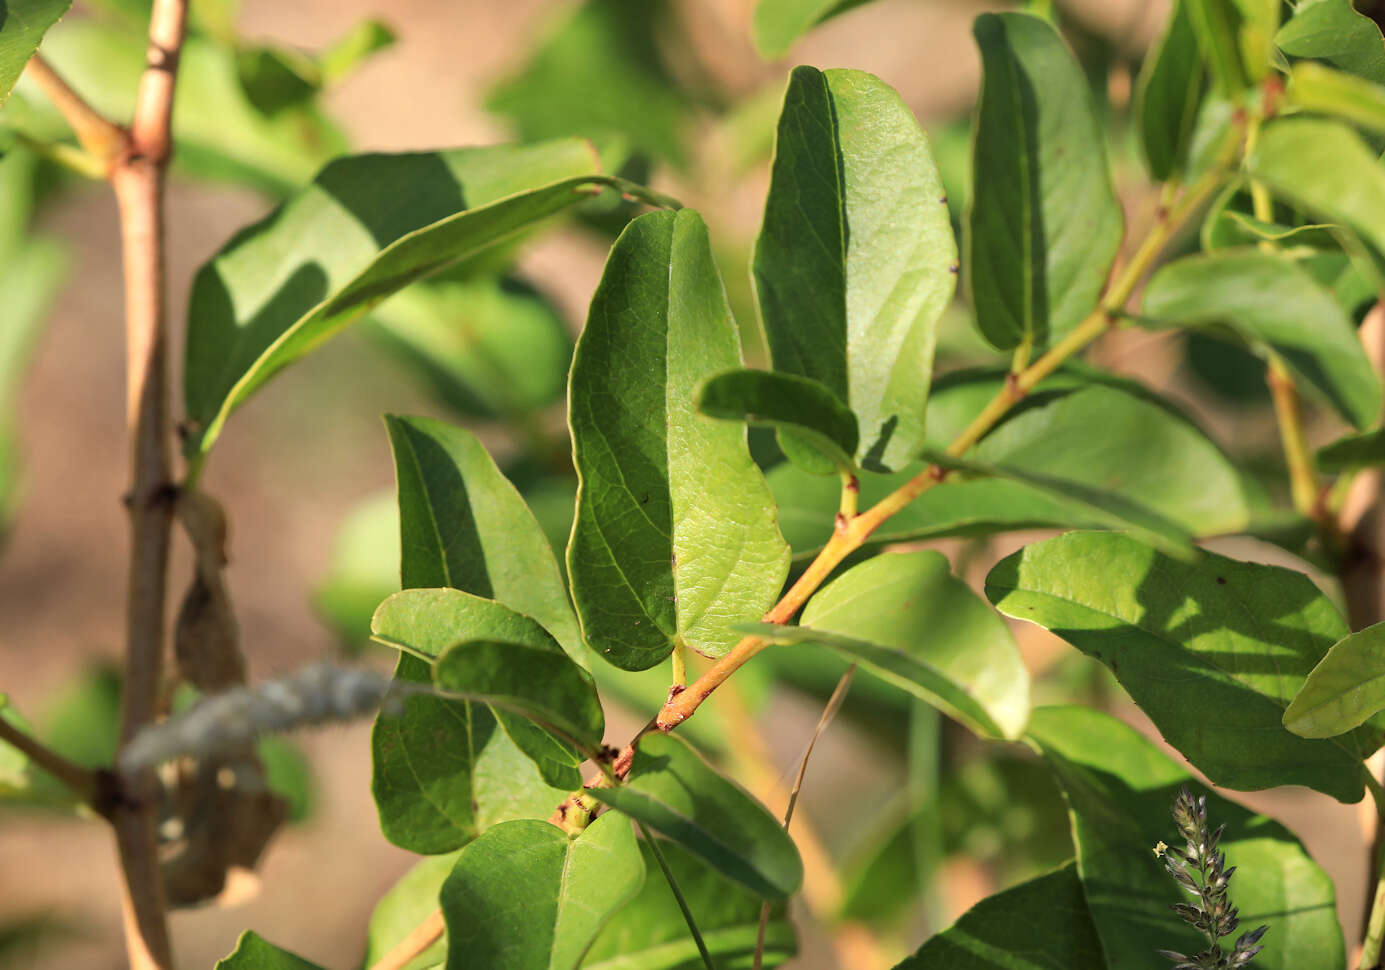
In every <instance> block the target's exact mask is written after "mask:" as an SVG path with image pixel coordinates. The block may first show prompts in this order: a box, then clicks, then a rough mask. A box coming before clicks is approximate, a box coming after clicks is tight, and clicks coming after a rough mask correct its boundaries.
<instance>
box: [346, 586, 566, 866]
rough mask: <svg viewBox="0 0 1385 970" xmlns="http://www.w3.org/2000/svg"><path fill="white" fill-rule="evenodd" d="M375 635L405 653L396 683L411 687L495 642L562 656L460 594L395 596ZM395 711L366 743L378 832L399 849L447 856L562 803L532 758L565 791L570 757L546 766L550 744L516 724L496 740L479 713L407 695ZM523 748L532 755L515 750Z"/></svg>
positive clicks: (530, 624)
mask: <svg viewBox="0 0 1385 970" xmlns="http://www.w3.org/2000/svg"><path fill="white" fill-rule="evenodd" d="M372 632H373V633H374V634H375V637H376V639H379V640H381V641H382V642H385V643H388V644H390V645H391V646H395V647H397V648H399V649H400V650H402V651H405V654H404V655H403V656H401V657H400V659H399V666H398V668H397V670H396V672H395V676H396V677H399V678H400V679H402V680H408V681H413V682H422V683H430V682H431V666H432V661H433V660H434V658H436V657H437V656H438V655H439V654H441V653H442V652H443V651H445V650H446V649H447V648H448V647H451V646H452V645H454V644H456V643H459V642H461V641H463V640H477V639H495V640H500V641H504V642H509V643H517V644H522V645H529V646H532V647H534V648H535V649H544V648H547V649H549V650H551V651H553V653H554V655H555V656H561V655H560V654H559V653H558V647H557V645H556V644H555V643H554V642H553V639H552V637H551V636H549V634H548V633H547V632H546V631H545V630H544V629H543V628H542V627H541V626H539V624H538V623H537V622H535V621H534V620H532V619H530V618H529V617H527V616H522V615H521V614H519V613H516V612H514V611H513V610H510V609H508V608H506V607H504V606H502V605H501V604H499V603H495V602H493V601H491V600H486V599H481V598H480V597H477V596H474V595H471V594H469V593H465V592H463V591H461V590H457V589H406V590H405V591H403V592H401V593H397V594H395V595H394V596H392V597H390V598H389V599H388V600H386V601H385V602H384V603H382V604H381V605H380V609H379V610H378V611H377V612H376V615H375V619H374V622H373V623H372ZM402 708H403V709H402V710H401V711H399V712H387V713H384V714H382V715H381V716H380V717H378V718H377V719H376V721H375V730H374V732H373V734H372V735H371V753H372V757H373V763H374V773H373V775H372V778H371V792H372V794H373V795H374V796H375V804H376V807H377V808H378V809H379V813H380V828H381V831H383V832H384V834H385V837H386V838H388V839H389V840H390V841H391V842H394V843H395V844H396V845H399V846H402V847H403V848H406V849H410V850H412V851H414V852H422V853H426V854H436V853H439V852H450V851H451V850H453V849H455V848H457V847H459V846H461V845H464V844H466V842H468V841H469V840H470V839H472V838H474V837H475V836H476V835H478V834H479V833H481V832H483V831H485V830H486V829H487V828H489V827H490V826H492V825H494V824H496V823H498V822H502V821H505V820H508V819H513V818H517V817H525V816H542V817H546V816H547V815H548V813H549V812H550V811H552V809H553V806H555V805H557V804H558V803H559V802H561V801H562V799H563V797H564V793H565V791H566V790H567V789H568V787H569V786H567V785H566V784H564V785H563V786H561V787H550V786H549V785H548V784H545V783H544V781H543V778H542V776H541V774H540V771H539V769H538V767H536V764H535V763H534V762H533V756H534V755H537V756H538V757H540V758H545V759H550V760H548V763H547V764H546V767H547V768H548V769H549V773H550V774H555V773H556V776H557V777H559V778H560V779H561V780H563V781H564V782H567V781H571V778H572V775H573V773H574V772H575V771H576V759H575V757H571V756H570V757H569V759H568V760H567V766H566V769H564V768H563V766H562V764H561V763H560V762H558V763H555V762H554V761H552V760H551V759H552V758H555V757H556V756H557V753H556V751H554V750H553V749H552V746H551V744H545V743H543V740H542V739H535V738H533V737H532V736H531V734H530V732H527V731H526V730H525V728H526V727H528V726H529V725H528V722H525V721H523V720H522V719H520V718H518V717H517V716H516V715H505V718H506V721H507V723H505V724H504V727H505V728H506V730H501V729H500V726H499V725H497V722H496V718H495V717H494V716H493V715H492V714H491V712H490V711H489V710H488V709H487V708H486V707H484V706H483V705H480V704H470V703H464V702H460V701H448V700H444V699H442V698H438V697H433V696H429V695H414V696H410V697H406V698H405V700H404V702H403V705H402ZM516 724H518V727H516ZM511 732H514V733H516V734H518V735H519V737H518V738H513V739H512V734H511ZM529 742H532V743H530V747H531V748H532V749H533V755H530V753H529V749H525V750H523V751H522V750H521V749H520V748H519V747H517V745H518V744H521V743H529ZM540 745H542V746H540Z"/></svg>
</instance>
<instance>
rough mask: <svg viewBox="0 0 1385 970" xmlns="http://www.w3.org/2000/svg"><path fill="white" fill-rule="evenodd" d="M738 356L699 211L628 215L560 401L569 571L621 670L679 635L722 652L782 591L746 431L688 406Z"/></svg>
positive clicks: (649, 661) (777, 540) (649, 660)
mask: <svg viewBox="0 0 1385 970" xmlns="http://www.w3.org/2000/svg"><path fill="white" fill-rule="evenodd" d="M740 363H741V354H740V347H739V344H738V341H737V337H736V327H735V322H734V321H733V320H732V319H731V311H730V310H729V309H728V307H727V305H726V295H725V291H724V290H723V289H722V285H721V280H720V277H719V276H718V275H717V269H716V265H715V263H714V262H713V261H712V253H711V248H710V246H709V244H708V239H707V229H706V226H705V225H704V224H703V222H702V219H701V217H700V216H698V215H697V213H695V212H691V211H689V210H683V211H681V212H678V213H672V212H656V213H650V214H649V215H645V216H641V217H640V218H638V219H636V220H635V221H633V222H631V223H630V224H629V225H628V226H627V227H626V229H625V231H624V232H623V233H621V236H620V238H619V239H618V240H616V244H615V246H614V247H613V248H612V249H611V255H610V258H609V259H608V260H607V263H606V271H605V273H604V274H603V276H602V278H601V284H600V285H599V286H598V287H597V290H596V294H595V295H594V296H593V297H592V303H591V312H590V315H589V316H588V318H587V325H586V329H584V330H583V331H582V336H581V338H580V339H579V340H578V343H577V352H576V354H575V356H574V359H573V363H572V379H571V386H570V388H569V400H570V406H569V409H568V420H569V422H570V424H571V428H572V440H573V460H574V464H575V465H576V466H577V473H578V477H579V482H580V484H579V486H578V492H577V517H576V521H575V522H574V524H573V528H572V538H571V540H570V541H569V543H568V550H567V559H568V575H569V576H570V577H571V585H572V596H573V600H574V601H575V603H576V605H577V612H578V615H579V616H580V617H581V620H582V632H583V634H584V635H585V637H586V640H587V643H588V644H589V645H590V646H591V648H592V649H593V650H594V651H595V652H596V653H597V654H599V655H600V656H601V657H602V658H604V659H605V660H607V661H608V662H610V663H612V664H614V665H615V666H617V667H622V668H625V669H627V670H642V669H645V668H647V667H652V666H654V665H655V664H656V663H658V662H659V661H661V660H663V659H664V658H665V657H667V656H668V655H669V653H670V652H672V650H673V647H674V644H675V643H679V642H682V643H685V644H686V645H688V646H690V647H693V648H694V649H696V650H698V651H700V652H702V653H705V654H707V655H709V656H720V655H721V654H724V653H725V652H726V651H727V650H729V649H730V648H731V646H732V645H733V644H734V643H735V641H736V640H737V638H738V636H737V634H735V633H734V632H733V631H732V629H731V627H732V626H733V625H734V624H736V623H739V622H746V621H749V620H753V619H758V618H759V617H760V616H761V615H762V614H763V613H764V612H765V611H766V610H767V609H769V607H770V606H771V605H773V603H774V600H775V598H776V597H777V596H778V594H779V590H780V586H781V585H782V583H783V580H784V575H785V573H786V572H787V569H788V553H789V551H788V547H787V546H786V545H785V543H784V540H783V538H782V537H781V536H780V535H779V529H778V526H777V525H776V524H775V520H774V510H773V507H772V506H771V505H770V501H769V499H770V496H769V489H768V486H766V485H765V481H764V476H763V475H761V473H760V470H759V468H758V467H757V466H756V465H755V463H754V462H753V461H752V460H751V458H750V453H749V451H748V450H747V447H746V432H745V429H744V428H741V427H737V426H734V425H729V424H723V423H720V422H715V421H709V420H707V419H706V418H704V417H703V416H702V415H700V414H698V413H697V412H696V409H695V407H694V404H693V394H694V392H695V390H696V389H697V387H698V386H699V385H700V384H701V382H702V381H703V380H705V379H706V378H707V377H708V376H710V375H712V374H715V373H717V372H719V371H723V370H726V369H727V368H729V367H736V366H738V365H739V364H740Z"/></svg>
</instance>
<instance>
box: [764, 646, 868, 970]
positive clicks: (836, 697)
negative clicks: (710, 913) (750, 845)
mask: <svg viewBox="0 0 1385 970" xmlns="http://www.w3.org/2000/svg"><path fill="white" fill-rule="evenodd" d="M855 675H856V665H855V664H852V665H851V666H850V667H847V668H846V670H845V671H843V672H842V676H841V679H840V680H838V681H837V686H836V688H835V689H834V690H833V691H832V696H831V697H829V698H828V699H827V706H826V707H824V708H823V709H822V716H821V717H819V718H818V724H817V727H815V728H813V736H812V737H810V738H809V739H808V747H806V748H805V749H804V750H803V757H802V758H801V759H799V762H798V774H797V775H795V776H794V780H793V788H791V789H789V804H788V805H787V806H786V807H785V809H784V831H786V832H787V831H788V830H789V823H790V822H791V821H793V810H794V806H796V805H797V804H798V793H799V792H800V791H802V790H803V776H804V775H805V774H807V772H808V759H809V758H811V757H812V756H813V748H815V747H817V743H818V738H820V737H822V732H823V731H825V730H827V725H829V724H831V723H832V718H834V717H836V716H837V711H838V710H839V709H840V708H841V706H842V702H843V701H844V700H846V692H847V691H848V690H849V689H850V688H851V679H852V677H854V676H855ZM769 912H770V905H769V900H765V902H764V905H762V906H761V907H760V926H759V929H758V930H757V931H756V933H755V961H754V963H753V967H754V970H760V967H761V965H762V963H763V961H764V958H765V930H766V929H767V928H768V927H769Z"/></svg>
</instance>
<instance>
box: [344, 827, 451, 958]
mask: <svg viewBox="0 0 1385 970" xmlns="http://www.w3.org/2000/svg"><path fill="white" fill-rule="evenodd" d="M456 862H457V853H456V852H449V853H447V854H446V855H439V856H430V857H428V858H426V859H423V860H422V861H420V862H419V863H418V864H417V865H415V866H414V867H413V868H412V869H410V870H409V871H408V872H406V873H404V875H402V876H400V877H399V881H398V882H396V883H395V884H394V885H393V886H391V887H390V888H389V889H388V890H387V891H386V892H385V895H383V896H381V897H380V901H379V902H378V903H376V904H375V909H374V910H372V911H371V914H370V924H369V926H368V927H367V929H366V947H365V956H364V957H363V958H362V959H361V966H363V967H373V966H375V964H376V963H377V962H378V961H379V960H380V958H381V957H383V956H384V955H385V954H386V953H388V952H389V951H390V950H392V949H393V948H394V947H395V946H396V945H397V944H399V943H400V942H402V941H403V940H404V938H405V937H407V936H408V935H409V934H410V933H411V932H413V930H414V928H415V927H417V926H418V924H419V923H421V922H423V920H424V918H425V917H427V916H428V915H429V914H430V913H432V912H433V911H434V910H435V909H437V908H438V890H440V889H441V888H442V884H443V880H445V879H446V878H447V876H448V874H449V873H450V872H451V871H452V867H453V866H454V865H455V864H456ZM446 959H447V936H446V934H444V935H443V937H442V939H440V940H438V941H437V942H435V943H434V944H433V945H432V946H430V947H428V948H427V949H425V950H424V951H423V952H422V953H420V954H418V956H416V957H414V958H413V959H412V960H410V961H409V962H408V963H406V964H404V966H403V967H401V968H400V970H429V968H431V967H438V966H441V965H442V963H443V961H444V960H446Z"/></svg>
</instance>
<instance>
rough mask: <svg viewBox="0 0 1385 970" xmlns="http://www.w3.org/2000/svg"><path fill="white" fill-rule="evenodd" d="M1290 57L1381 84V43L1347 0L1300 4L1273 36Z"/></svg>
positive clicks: (1384, 68)
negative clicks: (1312, 61)
mask: <svg viewBox="0 0 1385 970" xmlns="http://www.w3.org/2000/svg"><path fill="white" fill-rule="evenodd" d="M1274 40H1275V43H1276V44H1278V45H1279V49H1280V50H1282V51H1283V52H1284V53H1285V54H1288V55H1289V56H1290V57H1302V58H1312V59H1313V60H1318V61H1323V62H1325V63H1327V64H1331V65H1332V66H1333V67H1335V68H1337V69H1338V70H1341V71H1346V72H1347V73H1348V74H1354V75H1356V76H1357V77H1362V78H1365V79H1366V80H1368V81H1374V82H1376V83H1377V84H1385V40H1382V38H1381V36H1380V28H1379V27H1377V26H1376V25H1375V22H1374V21H1372V20H1371V19H1370V18H1369V17H1367V16H1366V15H1365V14H1362V13H1358V12H1357V11H1356V9H1355V8H1354V7H1353V6H1352V3H1351V0H1316V2H1314V3H1301V4H1299V5H1298V10H1296V11H1295V12H1294V15H1293V16H1292V17H1290V18H1289V19H1288V20H1287V21H1285V23H1284V26H1282V27H1280V28H1279V32H1278V34H1276V35H1275V38H1274Z"/></svg>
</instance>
